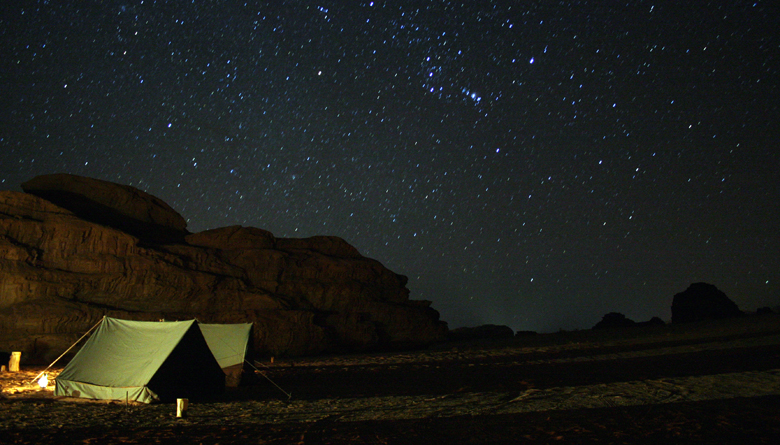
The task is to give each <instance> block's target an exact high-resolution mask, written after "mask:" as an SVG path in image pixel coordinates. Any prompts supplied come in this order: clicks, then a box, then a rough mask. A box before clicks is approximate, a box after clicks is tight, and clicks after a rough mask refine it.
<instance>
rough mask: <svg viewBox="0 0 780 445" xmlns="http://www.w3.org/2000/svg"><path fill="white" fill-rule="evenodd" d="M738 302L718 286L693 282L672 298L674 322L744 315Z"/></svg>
mask: <svg viewBox="0 0 780 445" xmlns="http://www.w3.org/2000/svg"><path fill="white" fill-rule="evenodd" d="M742 314H743V312H742V311H741V310H740V309H739V307H737V304H736V303H734V302H733V301H731V299H729V297H727V296H726V294H725V293H723V292H722V291H720V290H719V289H718V288H717V287H715V286H713V285H712V284H707V283H693V284H691V285H690V286H689V287H688V289H686V290H685V291H683V292H680V293H679V294H677V295H675V296H674V299H673V300H672V323H686V322H691V321H702V320H709V319H719V318H729V317H737V316H740V315H742Z"/></svg>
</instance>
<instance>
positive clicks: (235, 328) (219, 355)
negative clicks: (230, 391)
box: [198, 323, 252, 386]
mask: <svg viewBox="0 0 780 445" xmlns="http://www.w3.org/2000/svg"><path fill="white" fill-rule="evenodd" d="M198 325H199V326H200V330H201V332H203V337H204V338H205V339H206V343H207V344H208V345H209V349H211V353H212V354H214V358H215V359H217V363H219V366H220V367H221V368H222V371H224V372H225V376H226V384H227V386H238V385H239V383H240V382H241V377H242V375H243V373H244V370H245V364H246V363H248V362H249V357H248V354H249V353H250V352H251V350H252V348H251V346H250V345H251V339H252V323H237V324H209V323H199V324H198Z"/></svg>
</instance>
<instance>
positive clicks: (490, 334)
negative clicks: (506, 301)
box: [447, 324, 515, 341]
mask: <svg viewBox="0 0 780 445" xmlns="http://www.w3.org/2000/svg"><path fill="white" fill-rule="evenodd" d="M514 336H515V331H513V330H512V328H510V327H509V326H503V325H495V324H484V325H482V326H475V327H462V328H456V329H453V330H451V331H450V332H449V335H448V336H447V339H448V340H450V341H467V340H500V339H506V338H514Z"/></svg>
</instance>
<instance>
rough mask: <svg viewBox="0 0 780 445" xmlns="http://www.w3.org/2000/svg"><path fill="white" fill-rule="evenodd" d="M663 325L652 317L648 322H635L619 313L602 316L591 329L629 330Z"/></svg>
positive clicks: (662, 322) (656, 318)
mask: <svg viewBox="0 0 780 445" xmlns="http://www.w3.org/2000/svg"><path fill="white" fill-rule="evenodd" d="M665 324H666V323H664V321H663V320H661V319H660V318H658V317H653V318H651V319H650V320H648V321H641V322H636V321H634V320H632V319H630V318H626V316H625V315H623V314H621V313H619V312H610V313H608V314H606V315H604V316H603V317H601V321H600V322H598V323H596V325H595V326H593V327H592V328H591V329H594V330H598V329H610V328H630V327H639V326H663V325H665Z"/></svg>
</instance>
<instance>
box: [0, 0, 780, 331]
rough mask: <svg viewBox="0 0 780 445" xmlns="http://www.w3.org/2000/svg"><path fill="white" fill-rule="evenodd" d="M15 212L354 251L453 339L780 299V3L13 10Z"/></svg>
mask: <svg viewBox="0 0 780 445" xmlns="http://www.w3.org/2000/svg"><path fill="white" fill-rule="evenodd" d="M0 14H1V15H0V43H1V45H0V82H1V83H0V85H2V91H1V92H0V190H21V189H20V187H19V184H20V183H22V182H24V181H26V180H28V179H31V178H32V177H34V176H37V175H41V174H49V173H59V172H64V173H72V174H77V175H84V176H90V177H94V178H99V179H104V180H108V181H112V182H117V183H121V184H127V185H132V186H134V187H137V188H139V189H142V190H145V191H147V192H149V193H151V194H153V195H155V196H158V197H160V198H161V199H163V200H164V201H166V202H167V203H169V204H170V205H171V206H172V207H173V208H174V209H176V210H177V211H178V212H179V213H181V214H182V215H183V216H184V217H185V218H186V219H187V221H188V224H189V226H188V228H189V230H190V231H192V232H197V231H201V230H206V229H212V228H217V227H224V226H229V225H235V224H240V225H244V226H252V227H259V228H262V229H266V230H269V231H271V232H272V233H273V234H274V235H276V236H277V237H307V236H313V235H335V236H339V237H342V238H344V239H345V240H346V241H347V242H349V243H350V244H352V245H353V246H355V247H356V248H357V249H358V250H359V251H360V252H361V253H362V254H363V255H365V256H368V257H371V258H375V259H377V260H379V261H380V262H382V263H383V264H384V265H385V266H387V267H388V268H389V269H391V270H393V271H394V272H397V273H400V274H403V275H407V276H408V277H409V284H408V287H409V289H410V290H411V298H412V299H417V300H432V301H433V307H434V308H435V309H437V310H439V311H440V312H441V315H442V319H443V320H445V321H448V322H449V325H450V328H456V327H460V326H475V325H480V324H486V323H493V324H504V325H508V326H510V327H512V328H513V329H516V330H535V331H539V332H551V331H557V330H559V329H582V328H585V329H587V328H590V327H592V326H593V325H594V324H596V323H597V322H598V321H599V320H601V317H602V316H603V315H604V314H606V313H607V312H621V313H623V314H625V315H626V316H627V317H629V318H632V319H634V320H636V321H644V320H647V319H649V318H650V317H652V316H659V317H661V318H663V319H665V320H667V321H668V320H669V318H670V317H671V310H670V307H671V303H672V297H673V296H674V294H675V293H678V292H681V291H683V290H685V289H686V288H687V287H688V285H689V284H691V283H693V282H698V281H704V282H708V283H711V284H714V285H716V286H717V287H718V288H719V289H721V290H723V291H724V292H725V293H726V294H727V295H728V296H729V297H730V298H731V299H732V300H734V301H735V302H736V303H737V304H738V305H739V306H740V308H741V309H743V310H746V311H753V310H755V309H756V308H758V307H762V306H773V307H774V306H778V305H780V259H778V252H780V237H779V236H778V232H780V223H779V222H778V221H780V179H779V178H780V175H778V171H780V146H779V144H778V140H780V125H778V121H780V108H779V105H778V104H780V94H779V93H780V91H779V88H778V79H780V75H779V74H780V37H778V35H780V33H779V32H778V23H780V14H779V13H778V7H777V5H776V4H775V3H774V2H769V1H747V2H744V1H720V2H704V1H701V2H698V1H697V2H683V1H679V0H675V1H641V0H640V1H623V2H611V1H547V0H545V1H541V0H539V1H515V2H511V1H472V2H450V1H386V2H382V1H374V2H371V1H328V0H323V1H303V0H301V1H273V2H251V1H250V2H242V1H230V0H225V1H205V0H203V1H201V0H193V1H185V0H177V1H162V0H158V1H154V0H143V1H142V0H129V1H124V2H123V1H78V2H61V1H37V2H34V1H13V2H11V1H6V2H3V5H2V6H0Z"/></svg>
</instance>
